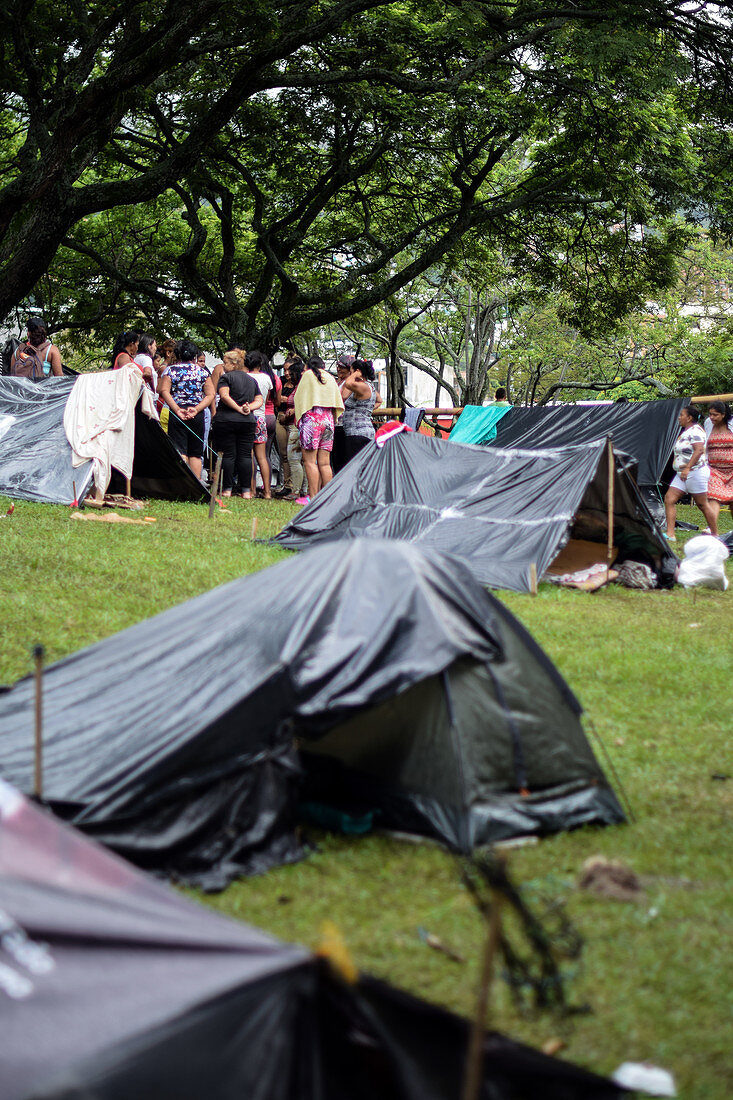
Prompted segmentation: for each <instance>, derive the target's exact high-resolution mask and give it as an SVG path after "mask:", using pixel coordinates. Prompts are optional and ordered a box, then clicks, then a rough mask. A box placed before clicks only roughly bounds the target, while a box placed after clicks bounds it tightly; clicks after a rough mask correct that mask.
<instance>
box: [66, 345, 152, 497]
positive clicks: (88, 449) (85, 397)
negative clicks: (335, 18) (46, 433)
mask: <svg viewBox="0 0 733 1100" xmlns="http://www.w3.org/2000/svg"><path fill="white" fill-rule="evenodd" d="M141 391H142V405H141V407H142V411H143V412H144V413H145V415H146V416H150V417H155V419H156V420H157V419H158V414H157V412H156V410H155V398H154V396H153V393H152V391H151V390H150V388H149V387H148V386H146V385H145V383H144V382H143V376H142V374H141V373H140V370H139V369H138V368H137V367H130V366H128V367H121V368H120V370H108V371H101V372H100V373H98V374H80V375H79V377H78V378H77V380H76V382H75V383H74V388H73V389H72V391H71V393H70V394H69V399H68V401H67V402H66V409H65V410H64V431H65V432H66V438H67V439H68V441H69V443H70V444H71V449H72V451H73V457H72V464H73V466H74V468H76V467H78V466H82V465H83V464H84V463H85V462H88V461H89V459H91V460H92V476H93V479H94V484H95V486H96V487H97V489H98V490H99V491H100V492H102V493H104V492H106V491H107V486H108V485H109V482H110V478H111V476H112V467H114V468H115V470H119V471H120V473H121V474H122V475H123V477H128V478H129V477H132V463H133V458H134V454H135V406H136V404H137V401H138V398H139V397H140V392H141Z"/></svg>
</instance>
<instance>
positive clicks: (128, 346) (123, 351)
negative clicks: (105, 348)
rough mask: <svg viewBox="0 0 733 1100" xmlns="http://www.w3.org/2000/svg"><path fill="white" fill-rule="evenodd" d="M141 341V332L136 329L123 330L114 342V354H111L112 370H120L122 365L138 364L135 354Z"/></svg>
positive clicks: (131, 365)
mask: <svg viewBox="0 0 733 1100" xmlns="http://www.w3.org/2000/svg"><path fill="white" fill-rule="evenodd" d="M139 343H140V333H139V332H135V330H134V329H128V330H127V331H126V332H121V333H120V334H119V336H118V337H117V339H116V340H115V342H114V346H113V348H112V354H111V355H110V362H111V363H112V370H119V369H120V367H134V366H136V365H137V364H136V363H135V356H136V355H137V349H138V344H139Z"/></svg>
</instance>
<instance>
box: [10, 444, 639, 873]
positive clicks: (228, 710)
mask: <svg viewBox="0 0 733 1100" xmlns="http://www.w3.org/2000/svg"><path fill="white" fill-rule="evenodd" d="M446 446H448V445H447V444H446ZM505 616H506V612H504V610H503V609H502V608H501V607H500V605H499V604H498V603H497V602H496V601H495V600H494V599H493V597H491V596H489V594H488V593H486V592H485V591H484V590H483V589H482V588H481V587H480V586H479V585H478V584H477V583H476V582H475V580H474V579H473V578H472V576H471V574H470V572H469V571H468V570H467V569H466V567H465V566H463V565H462V564H461V563H460V562H458V561H455V560H452V559H448V558H446V557H444V556H443V555H438V554H430V553H424V552H423V551H421V550H419V549H417V548H415V547H411V546H407V545H405V544H401V543H397V542H378V541H371V540H370V541H361V542H353V543H350V544H348V545H345V546H339V547H338V548H335V547H330V546H328V547H321V548H319V549H316V550H313V551H311V552H310V553H308V554H304V555H302V556H300V557H298V558H296V559H289V560H288V561H285V562H281V563H280V564H278V565H275V566H272V567H271V568H270V569H268V570H266V571H264V572H262V573H258V574H256V575H254V576H249V577H243V578H241V579H239V580H237V581H233V582H232V583H230V584H228V585H225V586H223V587H221V588H218V589H216V590H214V591H213V592H208V593H206V594H205V595H203V596H199V597H198V598H197V599H195V600H190V601H189V602H188V603H185V604H182V605H180V606H179V607H175V608H172V609H171V610H169V611H166V612H164V613H163V614H161V615H158V616H156V617H155V618H153V619H149V620H147V621H146V622H142V623H139V624H138V625H137V626H134V627H132V628H130V629H129V630H126V631H123V632H122V633H121V634H118V635H115V636H114V637H112V638H108V639H106V640H105V641H103V642H100V643H98V644H97V645H94V646H91V647H90V648H88V649H85V650H82V651H81V652H79V653H77V654H75V655H74V656H72V657H69V658H67V659H65V660H63V661H60V662H58V663H57V664H55V665H52V666H50V667H49V668H48V669H47V670H46V672H45V674H44V693H43V721H44V754H43V796H44V798H45V799H46V801H47V802H48V803H49V804H50V805H51V806H52V808H53V809H54V810H55V811H56V812H58V813H59V814H61V815H63V816H64V817H66V818H67V819H70V820H72V821H73V823H74V824H77V825H78V826H79V827H81V828H83V829H84V830H85V831H86V832H88V833H90V834H92V835H94V836H95V837H96V838H97V839H99V840H102V841H103V842H104V843H106V844H108V845H110V846H112V847H114V848H115V849H116V850H118V851H120V852H122V853H123V854H126V855H128V856H129V857H130V858H133V859H134V860H135V861H136V862H139V863H140V864H142V865H144V866H147V867H154V868H157V869H159V870H161V871H165V872H168V873H171V874H175V875H177V876H178V877H181V878H184V879H186V880H188V881H191V882H197V883H199V884H201V885H203V886H205V887H206V888H209V889H218V888H221V887H222V886H224V885H225V884H226V882H227V881H229V880H230V879H231V878H232V877H234V876H236V875H239V874H242V873H248V872H250V873H251V872H255V871H262V870H265V869H266V868H267V867H270V866H273V865H274V864H278V863H282V862H284V861H286V860H293V859H297V858H298V857H299V856H300V854H301V848H300V843H299V841H298V839H297V837H296V832H295V816H296V809H297V801H298V795H299V791H300V784H301V775H300V762H299V757H298V754H297V752H296V749H295V747H294V737H295V736H297V737H298V739H299V740H300V741H301V742H303V743H304V744H305V742H306V741H308V742H309V743H310V742H311V741H312V742H313V743H314V744H316V740H317V739H318V738H319V737H321V736H323V735H325V734H327V733H328V731H331V730H334V729H335V728H336V727H338V726H341V725H343V724H344V723H347V722H348V721H349V720H351V719H353V718H354V717H355V716H357V715H364V714H365V713H366V712H369V711H374V710H375V708H379V707H380V706H381V705H383V704H388V703H389V701H390V700H394V699H395V698H397V697H402V696H403V695H405V697H406V695H407V693H408V692H409V690H410V689H412V688H414V686H415V685H419V684H425V683H426V682H427V681H429V680H430V679H431V678H434V677H436V676H441V675H442V674H443V673H446V674H448V673H449V672H450V671H451V670H452V669H453V668H454V666H456V665H457V663H458V662H460V661H462V660H465V659H468V660H470V661H471V662H472V663H473V664H475V665H479V666H487V667H491V668H492V669H496V676H497V678H498V679H499V680H500V681H501V682H502V683H505V692H506V694H507V696H508V698H509V700H510V702H509V708H510V710H513V711H514V712H516V714H517V716H518V717H517V725H518V727H519V734H518V737H519V739H521V738H522V736H523V735H524V733H525V732H526V737H527V743H528V747H529V750H531V752H532V755H533V762H532V767H533V768H535V767H536V769H537V770H536V772H533V778H534V776H535V775H536V776H537V786H538V787H539V788H540V790H541V791H544V796H545V797H546V798H547V800H548V801H552V800H554V798H555V796H556V795H559V796H560V802H557V803H555V802H553V807H552V812H551V813H550V814H549V815H548V814H545V815H544V816H543V811H542V798H541V797H540V798H539V800H538V806H537V808H536V817H537V820H536V822H535V824H534V826H533V827H532V830H531V831H542V832H547V831H554V830H556V829H561V828H566V827H569V826H571V825H574V824H578V823H579V820H581V819H579V818H578V817H577V815H576V813H575V810H574V808H573V807H571V806H570V805H569V804H568V813H567V814H565V813H564V811H563V805H564V804H563V802H562V794H563V785H564V784H566V783H567V781H572V782H573V783H576V784H579V787H580V788H582V790H583V791H584V792H585V795H586V796H587V798H588V802H587V805H586V806H585V807H584V810H583V814H584V816H583V817H582V820H591V819H592V820H596V821H599V822H610V821H618V820H621V819H622V816H623V815H622V814H621V811H620V809H619V808H618V806H617V804H616V802H615V799H614V797H613V794H612V792H610V790H609V788H608V787H607V784H606V783H605V780H604V778H603V775H602V773H601V772H600V769H598V768H597V765H594V766H593V767H591V766H590V765H589V764H588V762H587V758H586V756H587V754H589V750H588V747H587V745H585V753H586V756H584V757H583V759H584V760H585V763H573V762H572V760H571V761H570V762H569V770H565V771H564V770H563V768H562V767H561V768H560V769H559V770H558V769H556V770H555V771H554V772H552V773H551V772H550V770H549V769H548V771H547V775H546V776H545V777H544V778H542V772H543V768H542V762H541V759H540V758H538V759H537V760H534V757H535V756H537V753H539V754H540V757H541V754H542V753H547V754H548V755H553V754H558V753H560V754H562V753H563V752H564V751H565V748H564V747H563V745H566V744H567V743H568V738H571V739H572V738H577V737H578V736H580V737H581V738H582V736H583V735H582V731H581V732H580V734H578V730H579V723H578V718H577V715H578V713H579V711H580V707H579V704H578V703H577V700H575V697H574V696H573V695H572V692H571V691H570V689H569V688H568V686H567V684H565V682H564V681H563V680H562V678H561V677H560V675H559V673H558V672H557V670H556V669H555V668H554V666H553V665H552V664H551V662H550V661H549V660H548V659H547V658H546V657H545V656H544V654H542V652H541V650H539V649H538V647H536V645H535V644H534V643H533V642H532V640H531V639H530V638H529V637H528V636H527V635H526V634H524V633H521V628H520V627H519V625H518V624H517V623H516V622H515V620H513V619H511V617H510V621H511V626H510V627H507V626H505V625H503V624H504V623H505V622H507V623H508V622H509V620H506V619H505ZM263 624H267V628H266V629H264V628H263ZM518 632H519V633H518ZM515 636H516V637H518V638H519V637H520V636H521V643H518V644H515V642H514V641H513V640H512V639H513V638H514V637H515ZM202 647H203V648H202ZM203 652H205V653H206V660H205V661H204V662H203V663H202V653H203ZM451 674H452V673H451ZM510 681H513V683H514V686H513V687H512V686H511V684H510ZM540 681H542V684H543V685H544V686H543V688H542V689H540ZM548 692H549V698H550V699H551V700H552V702H551V704H550V705H549V706H548V705H547V703H546V702H542V700H543V699H546V698H547V693H548ZM425 698H426V699H427V695H426V696H425ZM483 698H484V702H485V705H484V707H483V708H481V707H480V706H479V707H478V708H474V713H473V717H471V718H469V719H467V720H466V721H464V722H463V727H462V730H461V736H462V737H466V738H470V739H473V740H474V741H479V740H486V742H487V745H490V744H491V738H492V736H494V735H496V743H495V746H494V748H495V752H496V753H498V754H500V755H502V756H503V755H504V750H503V748H502V742H501V736H503V734H501V736H500V734H499V732H497V731H496V730H492V713H494V712H495V705H494V704H492V703H491V699H492V691H491V690H490V686H489V687H486V685H484V695H483ZM419 699H420V696H419V694H418V706H419V705H420V703H419ZM423 705H424V706H427V704H426V703H424V704H423ZM492 707H493V710H492ZM428 709H429V708H428ZM505 709H506V708H502V713H501V715H500V721H499V725H500V726H501V729H502V730H504V729H505V727H506V723H507V719H506V713H505ZM523 714H524V715H526V718H523V717H522V715H523ZM420 720H421V719H420V715H419V711H416V712H415V718H414V721H415V724H416V725H419V723H420ZM33 722H34V684H33V680H32V679H31V678H30V677H29V678H26V679H25V680H21V681H19V683H18V684H16V686H15V687H14V688H12V689H11V690H10V691H9V692H7V693H5V694H4V695H0V728H2V729H3V738H2V743H1V744H0V772H2V774H3V776H4V777H5V778H6V779H8V780H9V781H11V782H12V783H14V784H15V785H16V786H17V787H19V788H20V789H21V790H23V791H26V792H29V791H31V790H32V789H33V781H34V777H33V736H32V731H33ZM378 722H379V717H378V714H377V715H374V717H373V719H372V721H371V728H372V731H373V736H374V738H375V740H376V739H377V737H378V734H379V729H378ZM525 722H526V723H527V724H526V728H525V727H524V726H523V723H525ZM545 727H546V728H545ZM543 731H544V732H543ZM407 732H408V731H407V730H405V733H406V734H407ZM537 734H539V735H540V741H538V738H537V736H536V735H537ZM442 736H443V741H444V746H445V747H444V752H445V751H447V749H448V748H449V747H450V744H451V742H452V738H453V735H452V734H451V735H450V736H448V732H447V731H446V730H443V733H442ZM563 739H564V740H563ZM510 740H511V743H512V746H513V748H512V751H514V747H515V746H516V744H517V737H516V736H513V735H511V734H510ZM557 740H560V741H562V742H563V744H558V745H556V744H555V743H554V742H555V741H557ZM406 744H407V738H406V737H405V739H403V742H402V750H401V751H403V752H404V748H405V746H406ZM427 747H428V746H424V748H425V750H426V751H425V757H426V759H425V761H424V764H423V772H424V774H423V775H422V778H421V781H420V782H419V783H417V782H416V783H413V784H412V786H411V787H408V788H407V792H406V793H407V798H408V801H412V802H415V801H420V799H423V800H425V801H426V802H429V803H430V805H431V806H433V807H434V814H433V816H434V819H435V820H434V821H433V822H432V823H431V822H430V821H428V822H427V824H426V825H425V827H424V828H423V829H422V830H421V831H423V832H425V831H428V832H429V833H430V835H438V836H440V837H442V838H444V839H445V840H446V841H447V842H449V843H453V845H454V846H464V847H465V844H464V838H465V837H466V836H468V835H469V833H470V828H469V826H468V825H467V824H466V822H467V821H468V817H469V816H470V814H469V801H470V799H471V798H473V800H474V801H476V797H475V796H476V795H478V796H480V797H479V798H478V801H479V802H481V803H482V805H483V804H484V803H485V810H484V811H483V812H485V815H486V816H487V817H488V818H491V817H492V812H493V810H492V806H493V805H494V803H495V804H496V816H497V819H498V820H499V821H502V822H503V821H504V820H505V817H506V816H507V815H510V809H507V810H506V814H505V812H504V810H503V809H502V807H504V806H507V807H510V803H512V801H513V800H514V801H516V799H517V798H519V797H520V796H519V789H520V787H521V785H522V784H521V781H520V780H521V777H518V774H517V770H516V768H514V767H513V766H510V767H507V765H506V763H505V762H502V763H501V764H499V763H497V764H496V768H497V769H498V771H499V772H500V773H501V776H502V781H501V783H500V784H498V786H497V787H496V789H497V790H498V791H499V793H500V794H501V796H502V797H501V798H497V799H488V798H484V794H485V793H486V792H485V791H484V789H483V788H482V789H478V788H475V789H471V790H467V791H466V793H465V794H461V796H460V797H459V798H458V799H456V798H454V797H452V796H450V797H448V796H446V793H445V791H443V790H441V789H437V788H435V787H434V785H433V784H432V783H431V780H430V775H429V771H428V768H429V761H428V759H427ZM456 751H458V750H457V749H456ZM487 751H488V750H487ZM484 771H485V769H484ZM482 774H483V773H482ZM506 775H508V777H509V779H508V783H507V782H506V781H505V780H504V776H506ZM385 781H386V782H387V783H388V784H389V785H390V788H391V789H392V790H394V789H395V787H397V788H398V789H399V788H400V784H401V782H402V780H401V777H400V773H399V772H398V771H394V770H392V771H391V772H386V773H385ZM492 790H493V788H492ZM489 802H491V805H489ZM448 805H449V806H450V809H447V808H446V807H447V806H448ZM446 815H448V817H450V819H451V820H450V821H449V823H448V825H447V826H445V827H444V826H443V824H442V823H443V821H444V820H445V819H446ZM510 816H511V815H510ZM513 820H514V821H515V822H516V821H517V820H519V819H518V818H517V817H516V815H515V816H514V819H513ZM524 825H525V821H524V820H523V821H522V828H520V830H519V831H524ZM486 831H487V830H486V829H485V830H484V832H486ZM501 831H502V833H503V835H505V834H506V831H507V830H506V828H505V826H504V825H503V824H502V825H501ZM516 831H517V830H516V825H515V826H514V832H515V833H516ZM469 847H470V844H469Z"/></svg>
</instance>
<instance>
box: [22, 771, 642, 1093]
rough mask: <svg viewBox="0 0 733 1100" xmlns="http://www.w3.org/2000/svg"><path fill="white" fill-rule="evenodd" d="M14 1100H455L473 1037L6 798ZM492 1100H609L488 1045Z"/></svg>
mask: <svg viewBox="0 0 733 1100" xmlns="http://www.w3.org/2000/svg"><path fill="white" fill-rule="evenodd" d="M0 904H1V906H2V909H1V911H0V918H1V920H2V925H1V929H0V965H1V969H0V1080H1V1081H2V1096H3V1100H41V1098H43V1100H132V1098H134V1100H232V1098H233V1097H247V1098H248V1100H291V1098H295V1097H297V1098H299V1100H300V1098H309V1100H345V1098H346V1097H348V1098H349V1100H367V1098H369V1100H376V1098H377V1097H378V1098H379V1100H452V1098H453V1097H455V1096H457V1095H458V1093H459V1090H460V1084H461V1079H462V1075H463V1069H464V1062H465V1052H466V1049H467V1044H468V1026H467V1023H466V1021H464V1020H461V1019H460V1018H459V1017H457V1016H454V1015H452V1014H451V1013H448V1012H445V1011H444V1010H442V1009H438V1008H434V1007H432V1006H431V1005H428V1004H425V1003H424V1002H421V1001H419V1000H417V999H416V998H414V997H411V996H409V995H407V994H404V993H400V992H399V991H397V990H394V989H392V988H390V987H389V986H386V985H384V984H383V983H381V982H378V981H375V980H374V979H370V978H368V977H365V978H362V979H360V980H359V981H358V983H357V984H355V985H347V984H345V983H344V982H343V981H341V980H340V979H339V978H338V977H336V976H335V975H334V974H333V973H332V972H331V970H330V969H329V968H328V967H327V965H326V964H325V963H324V962H322V961H321V960H318V959H316V958H314V957H313V956H312V955H310V954H309V953H308V952H306V951H305V950H303V949H301V948H299V947H294V946H291V945H288V944H285V943H280V942H278V941H277V940H275V939H273V938H272V937H270V936H268V935H266V934H265V933H263V932H259V931H257V930H256V929H254V928H251V927H248V926H247V925H244V924H240V923H234V922H233V921H230V920H227V919H225V918H224V917H221V916H219V915H218V914H216V913H214V912H212V911H209V910H206V909H204V908H202V907H201V906H199V905H196V904H195V903H193V902H191V901H189V900H188V899H186V898H184V897H182V896H181V895H179V894H176V893H174V892H173V891H172V890H170V889H168V888H166V887H164V886H162V885H161V884H159V883H157V882H155V881H153V880H152V879H150V878H148V877H147V876H145V875H143V874H142V873H141V872H139V871H136V870H135V869H134V868H133V867H131V866H130V865H129V864H126V863H125V862H124V861H122V860H121V859H118V858H117V857H115V856H113V855H111V854H110V853H108V852H106V851H105V850H104V849H102V848H100V847H98V846H97V845H95V844H93V843H91V842H90V841H89V840H87V839H86V838H84V837H83V836H81V835H80V834H79V833H77V832H75V831H74V830H72V829H70V828H69V827H68V826H64V825H62V824H60V823H59V822H58V821H56V820H55V819H53V818H52V817H50V816H49V815H48V814H46V813H44V812H43V811H42V810H40V809H38V808H37V807H35V806H33V805H32V804H31V803H29V802H27V801H26V800H25V799H23V798H22V797H21V796H19V795H18V794H17V793H16V792H15V791H14V790H13V789H12V788H11V787H10V786H8V785H7V784H3V783H2V782H0ZM483 1053H484V1063H483V1073H482V1077H483V1084H482V1095H483V1096H491V1097H492V1100H518V1098H527V1100H529V1098H530V1097H535V1096H538V1095H542V1096H543V1097H547V1098H548V1100H613V1098H617V1097H619V1096H620V1095H621V1091H622V1090H620V1089H618V1088H617V1087H616V1086H614V1085H613V1084H612V1083H611V1082H609V1081H606V1080H604V1079H602V1078H600V1077H597V1076H595V1075H594V1074H592V1073H589V1072H588V1071H585V1070H582V1069H579V1068H577V1067H575V1066H573V1065H572V1064H570V1063H566V1062H562V1061H560V1060H559V1059H556V1058H549V1057H546V1056H544V1055H542V1054H540V1053H539V1052H538V1051H535V1050H532V1049H531V1048H529V1047H526V1046H523V1045H522V1044H520V1043H515V1042H512V1041H511V1040H510V1039H507V1038H505V1037H504V1036H502V1035H500V1034H498V1033H496V1032H491V1033H488V1034H487V1035H486V1036H485V1039H484V1052H483Z"/></svg>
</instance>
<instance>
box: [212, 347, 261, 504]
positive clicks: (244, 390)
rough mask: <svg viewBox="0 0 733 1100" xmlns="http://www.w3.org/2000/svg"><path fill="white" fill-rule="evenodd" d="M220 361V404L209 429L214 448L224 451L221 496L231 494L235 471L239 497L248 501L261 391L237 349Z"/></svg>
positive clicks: (227, 353)
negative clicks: (240, 493)
mask: <svg viewBox="0 0 733 1100" xmlns="http://www.w3.org/2000/svg"><path fill="white" fill-rule="evenodd" d="M223 361H224V371H225V373H224V374H222V375H221V377H220V378H219V383H218V391H219V407H218V409H217V411H216V416H215V417H214V425H213V429H212V430H213V433H214V440H215V446H216V449H217V451H221V452H222V454H223V459H222V472H223V495H224V496H225V497H230V496H231V495H232V483H233V481H234V472H235V470H236V472H237V476H238V478H239V485H240V487H241V490H242V496H243V497H245V499H247V500H249V499H250V497H251V496H252V494H251V492H250V485H251V483H252V446H253V444H254V439H255V417H254V411H253V410H254V409H258V408H259V407H260V406H261V405H262V394H261V393H260V388H259V386H258V385H257V383H256V382H255V380H254V378H253V377H252V375H251V374H248V373H247V371H246V370H245V369H244V356H243V355H242V353H241V352H240V351H228V352H226V354H225V355H224V356H223Z"/></svg>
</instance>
